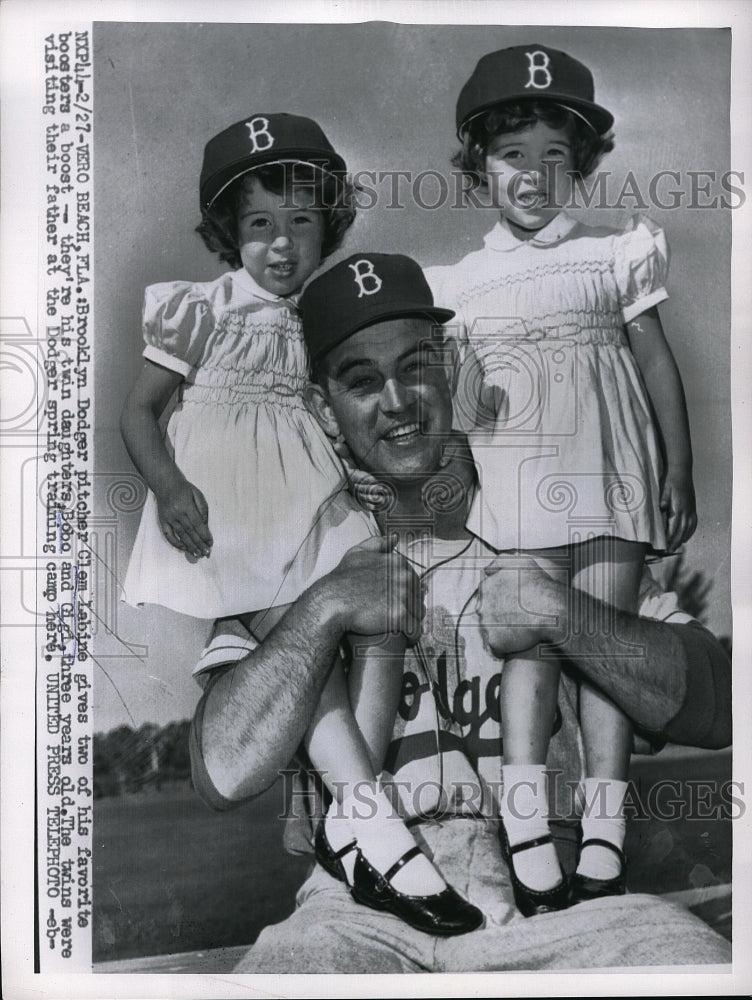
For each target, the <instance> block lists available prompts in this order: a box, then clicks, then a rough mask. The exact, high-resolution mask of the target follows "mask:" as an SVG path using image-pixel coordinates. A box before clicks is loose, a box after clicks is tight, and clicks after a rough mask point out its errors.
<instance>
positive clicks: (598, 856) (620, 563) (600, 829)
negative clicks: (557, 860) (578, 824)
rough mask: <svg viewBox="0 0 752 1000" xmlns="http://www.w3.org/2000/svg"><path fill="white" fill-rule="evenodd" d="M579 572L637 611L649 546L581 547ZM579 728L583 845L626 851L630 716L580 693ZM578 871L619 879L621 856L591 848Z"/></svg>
mask: <svg viewBox="0 0 752 1000" xmlns="http://www.w3.org/2000/svg"><path fill="white" fill-rule="evenodd" d="M576 559H577V561H578V563H579V568H578V570H577V572H576V574H575V577H574V581H573V582H574V586H575V587H576V588H578V589H579V590H584V591H586V592H587V593H588V594H591V595H592V596H593V597H596V598H598V600H599V601H602V602H603V603H604V604H606V605H608V606H609V607H613V608H619V609H620V610H623V611H633V612H634V611H636V609H637V595H638V591H639V586H640V580H641V578H642V571H643V565H644V562H645V546H644V545H641V544H639V543H635V542H625V541H623V540H621V539H614V538H609V537H602V538H596V539H593V541H592V542H588V543H586V544H584V545H581V546H578V547H577V550H576ZM605 615H606V617H605V619H604V621H602V622H600V623H592V624H593V626H594V627H598V628H600V629H602V630H604V631H610V630H612V628H613V625H612V622H611V621H609V619H608V617H607V616H608V610H607V609H606V610H605ZM580 725H581V727H582V736H583V741H584V744H585V758H586V761H585V766H586V775H587V776H586V779H585V789H584V792H585V812H584V814H583V818H582V834H583V841H587V840H591V839H599V840H605V841H607V842H608V843H610V844H613V845H614V846H615V847H617V848H618V849H619V850H622V848H623V846H624V837H625V833H626V821H625V818H624V813H623V806H624V796H625V794H626V791H627V784H626V782H627V777H628V774H629V759H630V754H631V751H632V724H631V722H630V720H629V719H628V718H627V716H626V715H625V714H624V713H623V712H622V711H621V710H620V709H619V708H617V706H616V705H615V704H614V703H613V702H612V701H611V700H610V699H609V698H607V697H606V696H605V695H603V694H602V693H601V692H600V691H599V690H598V689H597V688H594V687H592V686H591V685H589V684H587V683H583V684H582V685H581V687H580ZM577 871H578V873H579V874H581V875H586V876H589V877H590V878H598V879H611V878H615V877H616V876H618V875H619V874H620V871H621V863H620V860H619V856H618V855H617V854H615V853H614V852H613V851H610V850H609V849H608V848H605V847H602V846H599V845H591V846H588V847H585V848H584V850H583V851H582V854H581V856H580V862H579V864H578V866H577Z"/></svg>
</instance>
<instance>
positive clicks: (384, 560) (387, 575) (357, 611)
mask: <svg viewBox="0 0 752 1000" xmlns="http://www.w3.org/2000/svg"><path fill="white" fill-rule="evenodd" d="M396 543H397V536H396V535H392V536H389V537H378V538H369V539H368V540H367V541H365V542H362V543H361V544H360V545H356V546H355V547H354V548H352V549H350V551H349V552H347V553H346V554H345V556H344V557H343V558H342V560H341V562H340V564H339V566H337V568H336V569H334V570H333V571H332V572H331V573H329V574H328V576H326V577H324V578H323V580H321V581H319V585H320V586H321V587H322V588H324V591H323V593H324V594H325V596H326V598H327V599H328V600H329V601H331V602H332V604H333V606H334V608H336V613H337V618H338V621H339V623H340V626H341V628H342V630H343V632H352V633H355V634H358V635H368V636H378V635H386V634H392V635H394V634H397V633H402V634H403V635H404V636H405V637H406V639H407V640H408V642H409V643H414V642H417V641H418V639H419V638H420V629H421V622H422V621H423V616H424V615H425V606H424V604H423V595H422V593H421V587H420V580H419V579H418V577H417V575H416V573H415V572H414V570H413V569H412V567H411V566H410V564H409V563H408V562H407V560H406V559H405V558H404V557H403V556H401V555H400V554H399V553H398V552H395V551H394V547H395V545H396ZM316 586H317V585H316V584H314V587H316Z"/></svg>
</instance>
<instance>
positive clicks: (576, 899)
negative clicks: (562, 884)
mask: <svg viewBox="0 0 752 1000" xmlns="http://www.w3.org/2000/svg"><path fill="white" fill-rule="evenodd" d="M588 844H591V845H592V844H597V845H598V847H607V848H608V849H609V850H610V851H613V852H614V854H615V855H616V856H617V857H618V859H619V863H620V865H621V871H620V872H619V874H618V875H615V876H614V877H613V878H591V877H590V876H589V875H578V874H577V872H575V874H574V875H573V876H572V878H571V879H570V882H569V900H570V904H571V905H572V906H574V905H575V904H576V903H585V902H587V900H589V899H599V898H600V897H601V896H623V895H624V893H625V892H626V891H627V859H626V858H625V857H624V852H623V851H620V850H619V848H618V847H617V846H616V845H615V844H612V843H611V842H610V841H608V840H601V839H600V838H599V837H591V838H590V840H585V841H583V842H582V844H581V845H580V853H581V852H582V850H583V848H585V847H587V846H588Z"/></svg>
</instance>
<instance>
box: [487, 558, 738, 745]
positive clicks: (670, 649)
mask: <svg viewBox="0 0 752 1000" xmlns="http://www.w3.org/2000/svg"><path fill="white" fill-rule="evenodd" d="M520 608H523V609H525V611H526V613H527V617H528V618H529V620H530V622H531V623H532V624H530V625H529V626H524V625H523V626H520V625H519V624H517V623H519V622H520ZM542 616H545V617H542ZM481 618H482V622H483V626H484V628H485V631H486V637H487V641H488V644H489V646H490V648H491V649H492V650H493V651H494V653H496V655H499V656H503V655H509V654H510V653H513V652H518V651H519V650H520V649H521V646H520V645H519V642H520V641H522V642H525V643H528V645H529V644H530V643H531V642H532V643H533V644H535V643H539V642H542V643H543V648H544V649H545V646H546V645H548V646H549V648H550V649H551V652H552V654H554V655H557V654H558V655H563V656H564V657H566V659H567V660H568V661H569V663H570V665H571V666H572V668H573V669H574V670H576V671H577V673H578V674H579V675H580V676H581V677H584V678H586V679H587V680H588V681H589V682H590V683H591V684H593V685H595V686H596V687H598V688H599V689H600V690H601V691H603V692H604V694H606V695H608V697H610V698H611V699H612V700H613V701H614V702H615V703H616V704H617V705H618V706H619V708H621V709H622V711H623V712H625V713H626V714H627V715H628V716H629V717H630V719H631V720H632V721H633V723H634V724H635V726H637V727H638V728H639V729H642V730H644V731H646V732H648V733H650V734H653V735H655V736H657V737H659V738H662V739H665V740H670V741H671V742H674V743H684V744H687V745H691V746H704V747H722V746H727V745H728V744H729V742H730V740H731V708H730V706H731V667H730V662H729V660H728V657H727V655H726V654H725V652H724V650H723V648H722V647H721V645H720V643H718V641H717V640H716V639H714V637H713V636H711V635H710V633H708V632H707V631H706V630H704V629H700V628H699V627H698V628H695V627H694V626H692V625H673V624H670V623H666V622H659V621H654V620H652V619H647V618H639V617H637V616H635V615H632V614H629V613H627V612H622V611H617V610H615V609H613V608H610V607H608V606H606V605H604V604H602V603H601V602H600V601H597V600H595V599H594V598H592V597H589V596H588V595H586V594H583V593H581V592H579V591H575V590H572V589H570V588H569V587H567V586H565V585H564V584H562V583H559V582H558V581H555V580H553V579H551V578H550V577H549V576H547V575H546V574H545V573H543V572H542V571H541V570H540V569H539V568H538V567H534V566H533V567H532V568H530V569H513V570H505V569H502V570H501V571H500V572H497V573H495V574H494V575H493V576H490V577H489V578H488V579H487V580H486V581H485V583H484V585H483V590H482V603H481ZM518 637H519V638H518ZM543 655H545V653H544V654H543Z"/></svg>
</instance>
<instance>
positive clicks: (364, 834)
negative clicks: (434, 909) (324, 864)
mask: <svg viewBox="0 0 752 1000" xmlns="http://www.w3.org/2000/svg"><path fill="white" fill-rule="evenodd" d="M340 809H341V811H342V813H343V814H344V815H345V816H347V818H348V825H349V827H350V830H351V831H352V833H353V834H354V835H355V837H356V838H357V841H358V847H359V849H360V850H361V851H362V853H363V857H364V858H366V860H367V861H368V862H369V863H370V864H371V865H373V867H374V868H375V869H376V870H377V871H378V872H380V873H381V874H382V875H384V874H386V872H387V871H389V869H390V868H391V867H392V865H393V864H394V863H395V862H396V861H399V859H400V858H401V857H402V855H403V854H405V853H406V852H407V851H409V850H410V849H411V848H412V847H415V843H416V841H415V838H414V837H413V835H412V834H411V833H410V831H409V830H408V828H407V827H406V826H405V824H404V822H403V820H402V818H401V817H400V815H399V813H398V812H397V811H396V809H394V807H393V806H392V803H391V802H390V801H389V799H388V797H387V795H386V793H385V792H384V790H383V788H382V787H381V785H380V784H379V783H378V782H376V783H375V784H374V785H367V786H365V785H363V784H360V785H359V786H358V789H357V792H354V793H350V794H346V795H345V797H344V798H343V800H342V802H341V805H340ZM390 883H391V885H392V887H393V888H394V889H396V890H397V892H401V893H404V894H405V895H407V896H433V895H435V894H436V893H439V892H442V891H443V890H444V889H446V882H445V881H444V879H443V878H442V877H441V875H440V874H439V872H438V871H437V870H436V868H434V866H433V865H432V864H431V862H430V861H429V860H428V858H427V857H426V855H425V854H423V853H421V854H417V855H416V856H415V857H414V858H413V859H412V860H411V861H409V862H408V863H407V864H406V865H404V867H402V868H400V870H399V871H398V872H397V873H396V874H395V875H394V876H392V878H391V879H390Z"/></svg>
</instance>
